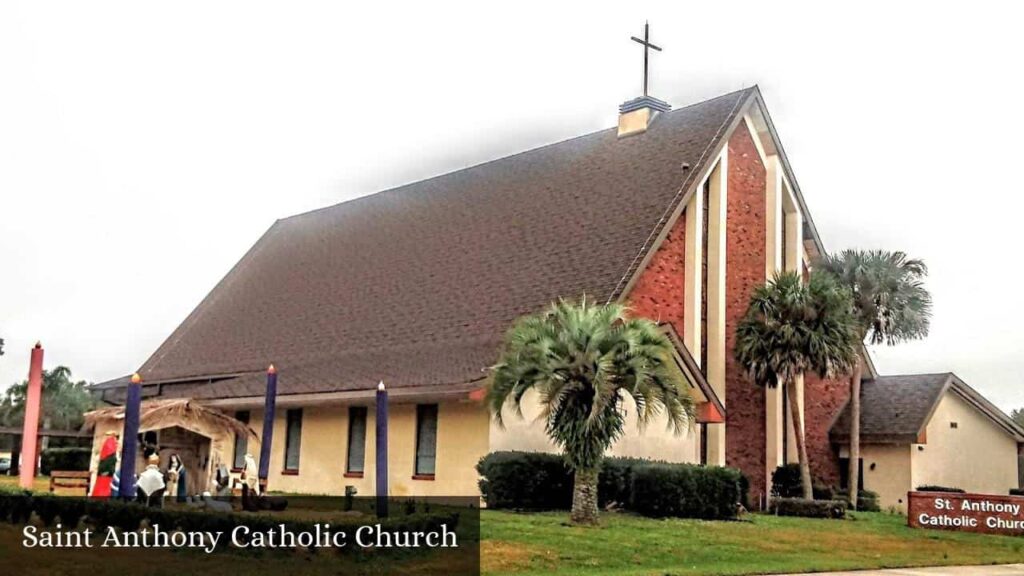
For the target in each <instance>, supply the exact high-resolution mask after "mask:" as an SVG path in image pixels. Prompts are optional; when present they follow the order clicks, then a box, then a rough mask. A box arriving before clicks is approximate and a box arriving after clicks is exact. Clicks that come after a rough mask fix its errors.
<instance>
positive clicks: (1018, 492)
mask: <svg viewBox="0 0 1024 576" xmlns="http://www.w3.org/2000/svg"><path fill="white" fill-rule="evenodd" d="M1010 496H1024V488H1010Z"/></svg>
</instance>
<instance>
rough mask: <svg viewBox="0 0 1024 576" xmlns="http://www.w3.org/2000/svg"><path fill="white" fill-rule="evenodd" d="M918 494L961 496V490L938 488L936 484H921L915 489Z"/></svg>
mask: <svg viewBox="0 0 1024 576" xmlns="http://www.w3.org/2000/svg"><path fill="white" fill-rule="evenodd" d="M917 491H918V492H953V493H955V494H963V493H964V490H963V488H952V487H949V486H938V485H936V484H922V485H921V486H918V487H917Z"/></svg>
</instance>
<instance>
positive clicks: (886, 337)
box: [822, 250, 932, 509]
mask: <svg viewBox="0 0 1024 576" xmlns="http://www.w3.org/2000/svg"><path fill="white" fill-rule="evenodd" d="M822 268H823V270H824V271H825V272H827V273H829V274H831V275H832V276H833V277H835V279H836V281H837V282H839V284H841V285H843V286H845V287H846V288H847V290H849V292H850V293H851V294H852V296H853V301H852V303H853V315H854V319H855V320H856V323H857V337H858V341H859V342H861V343H863V342H864V341H865V340H867V341H868V342H869V343H871V344H882V343H885V344H888V345H890V346H892V345H894V344H898V343H900V342H904V341H906V340H915V339H918V338H924V337H925V336H927V335H928V324H929V320H930V319H931V308H932V298H931V295H930V294H929V293H928V291H927V290H926V289H925V288H924V282H923V279H924V277H925V276H927V275H928V267H927V266H925V264H924V262H923V261H921V260H916V259H909V258H907V255H906V254H904V253H903V252H887V251H884V250H867V251H865V250H844V251H842V252H841V253H839V254H838V255H835V256H829V257H826V258H825V261H824V262H823V265H822ZM863 372H864V366H863V360H862V358H861V357H860V355H859V354H858V356H857V362H856V364H855V365H854V367H853V371H852V372H851V374H850V468H849V478H850V505H851V506H853V507H854V509H856V508H857V492H858V491H859V489H860V486H858V484H859V482H860V385H861V378H862V376H863Z"/></svg>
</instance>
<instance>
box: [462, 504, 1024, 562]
mask: <svg viewBox="0 0 1024 576" xmlns="http://www.w3.org/2000/svg"><path fill="white" fill-rule="evenodd" d="M566 519H567V513H542V514H515V513H511V512H498V511H493V510H485V511H484V513H483V520H482V521H483V526H482V541H483V544H482V553H483V558H482V562H483V571H484V573H485V574H495V575H497V574H608V575H612V574H614V575H625V574H644V575H669V574H692V575H696V574H700V575H719V574H721V575H725V574H764V573H780V572H804V571H824V570H849V569H856V568H895V567H906V566H926V565H927V566H932V565H945V564H1003V563H1016V562H1024V538H1015V537H1008V536H989V535H981V534H966V533H955V532H940V531H934V530H919V529H911V528H908V527H907V525H906V521H907V520H906V517H904V516H897V515H891V514H884V513H857V514H856V517H855V518H854V519H851V520H845V521H843V520H815V519H805V518H783V517H775V516H768V515H760V514H755V515H750V516H748V519H747V521H740V522H703V521H699V520H675V519H673V520H653V519H648V518H642V517H638V516H633V515H628V514H604V515H603V516H602V526H601V527H600V528H575V527H569V526H566V525H565V522H566Z"/></svg>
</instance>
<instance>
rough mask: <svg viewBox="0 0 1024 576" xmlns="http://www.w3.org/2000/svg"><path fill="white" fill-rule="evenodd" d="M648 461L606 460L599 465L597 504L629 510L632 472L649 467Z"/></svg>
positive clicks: (633, 459)
mask: <svg viewBox="0 0 1024 576" xmlns="http://www.w3.org/2000/svg"><path fill="white" fill-rule="evenodd" d="M650 464H651V461H650V460H643V459H641V458H607V459H605V461H604V463H603V464H602V465H601V473H600V474H599V475H598V477H597V502H598V505H599V506H601V507H602V508H603V507H606V506H608V505H610V504H617V505H618V506H620V507H622V508H629V507H630V506H631V505H632V503H631V502H630V499H631V496H632V491H633V470H634V469H635V468H636V467H639V466H646V465H650Z"/></svg>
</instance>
